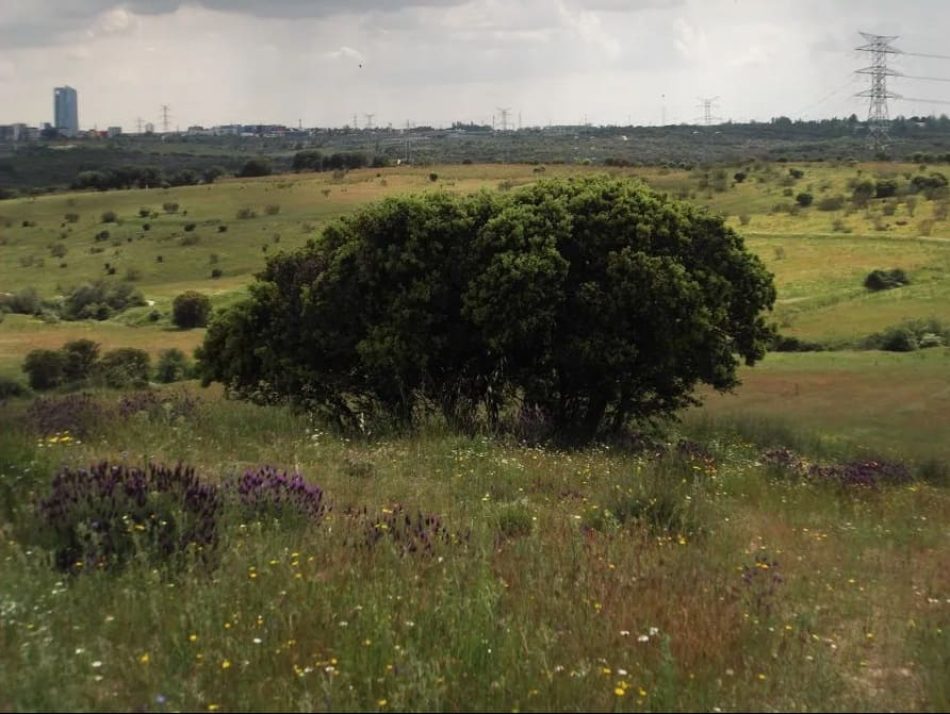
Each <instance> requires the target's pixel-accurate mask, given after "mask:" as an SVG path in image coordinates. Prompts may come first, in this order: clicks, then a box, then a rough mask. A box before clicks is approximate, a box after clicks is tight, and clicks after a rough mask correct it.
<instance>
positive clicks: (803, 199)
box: [795, 191, 815, 208]
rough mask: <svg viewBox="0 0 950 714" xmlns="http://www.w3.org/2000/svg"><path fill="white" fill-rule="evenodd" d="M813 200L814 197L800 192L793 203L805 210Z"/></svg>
mask: <svg viewBox="0 0 950 714" xmlns="http://www.w3.org/2000/svg"><path fill="white" fill-rule="evenodd" d="M814 200H815V197H814V196H812V195H811V194H810V193H808V192H807V191H802V192H801V193H800V194H798V195H797V196H795V202H796V203H797V204H798V205H799V206H801V207H802V208H807V207H808V206H810V205H811V204H812V201H814Z"/></svg>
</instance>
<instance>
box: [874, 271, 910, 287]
mask: <svg viewBox="0 0 950 714" xmlns="http://www.w3.org/2000/svg"><path fill="white" fill-rule="evenodd" d="M904 285H910V279H909V278H908V277H907V274H906V273H905V272H904V271H903V270H901V269H900V268H892V269H891V270H872V271H871V272H870V273H868V276H867V277H866V278H865V279H864V287H866V288H867V289H868V290H874V291H878V290H890V289H892V288H899V287H902V286H904Z"/></svg>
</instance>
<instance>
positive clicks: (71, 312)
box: [62, 267, 146, 320]
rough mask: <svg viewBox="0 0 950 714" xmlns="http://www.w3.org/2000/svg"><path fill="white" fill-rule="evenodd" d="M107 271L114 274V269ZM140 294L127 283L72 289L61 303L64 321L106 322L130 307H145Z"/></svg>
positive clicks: (83, 286) (103, 282)
mask: <svg viewBox="0 0 950 714" xmlns="http://www.w3.org/2000/svg"><path fill="white" fill-rule="evenodd" d="M109 271H111V272H112V273H114V272H115V268H114V267H110V268H109ZM145 304H146V303H145V298H144V296H143V295H142V293H141V292H139V291H138V290H136V289H135V288H134V287H132V286H131V285H129V284H128V283H114V284H113V283H107V282H105V281H103V280H99V281H96V282H94V283H86V284H84V285H80V286H79V287H76V288H73V289H72V290H70V291H69V293H68V294H67V295H66V298H65V300H64V301H63V310H62V317H63V319H65V320H107V319H109V318H110V317H111V316H112V315H113V314H115V313H118V312H122V311H124V310H126V309H128V308H130V307H141V306H142V305H145Z"/></svg>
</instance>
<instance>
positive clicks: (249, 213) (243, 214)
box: [237, 207, 257, 220]
mask: <svg viewBox="0 0 950 714" xmlns="http://www.w3.org/2000/svg"><path fill="white" fill-rule="evenodd" d="M237 217H238V218H239V219H241V220H247V219H249V218H257V213H256V212H255V211H254V210H253V209H251V208H247V207H245V208H241V209H238V212H237Z"/></svg>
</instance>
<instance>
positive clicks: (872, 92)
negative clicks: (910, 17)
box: [856, 32, 901, 151]
mask: <svg viewBox="0 0 950 714" xmlns="http://www.w3.org/2000/svg"><path fill="white" fill-rule="evenodd" d="M861 36H862V37H864V39H865V40H867V44H865V45H862V46H860V47H858V48H856V49H857V50H858V51H859V52H868V53H870V55H871V64H870V65H869V66H868V67H862V68H861V69H859V70H857V73H858V74H866V75H869V76H870V82H871V86H870V87H869V88H868V89H866V90H864V91H863V92H858V94H857V95H856V96H858V97H867V99H868V146H870V147H871V148H873V149H876V150H878V151H880V150H882V149H884V148H886V147H887V142H888V141H889V139H890V136H889V135H888V133H887V125H888V124H889V123H890V119H891V118H890V113H889V111H888V108H887V100H888V99H900V98H901V96H900V95H899V94H894V93H893V92H889V91H888V90H887V78H888V77H894V76H897V74H898V73H897V72H895V71H894V70H893V69H890V68H888V66H887V56H888V55H889V54H899V53H900V50H898V49H897V48H895V47H892V46H891V43H892V42H893V41H894V40H896V39H897V36H896V35H872V34H870V33H867V32H862V33H861Z"/></svg>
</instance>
